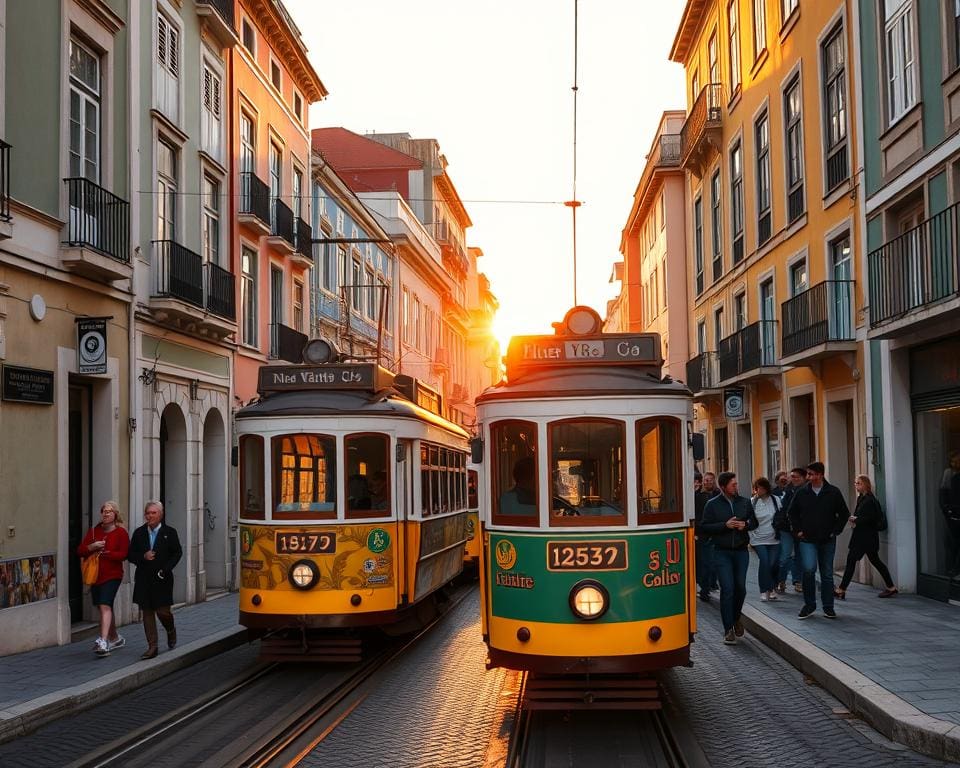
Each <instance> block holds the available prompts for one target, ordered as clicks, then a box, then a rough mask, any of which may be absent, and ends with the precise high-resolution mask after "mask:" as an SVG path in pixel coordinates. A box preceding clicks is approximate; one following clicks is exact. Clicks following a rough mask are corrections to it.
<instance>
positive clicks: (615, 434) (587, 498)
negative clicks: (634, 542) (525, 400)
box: [548, 419, 627, 525]
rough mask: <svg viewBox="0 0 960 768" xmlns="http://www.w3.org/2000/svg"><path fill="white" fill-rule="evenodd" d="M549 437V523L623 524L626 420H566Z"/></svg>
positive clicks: (625, 519)
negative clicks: (624, 422)
mask: <svg viewBox="0 0 960 768" xmlns="http://www.w3.org/2000/svg"><path fill="white" fill-rule="evenodd" d="M548 430H549V435H550V478H551V482H552V488H551V493H552V495H551V504H550V524H551V525H625V524H626V522H627V513H626V495H625V491H626V471H625V470H626V467H625V461H624V457H625V453H624V445H625V442H626V435H625V431H624V424H623V422H622V421H611V420H607V419H567V420H564V421H557V422H553V423H552V424H550V426H549V427H548Z"/></svg>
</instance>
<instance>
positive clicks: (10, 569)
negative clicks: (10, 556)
mask: <svg viewBox="0 0 960 768" xmlns="http://www.w3.org/2000/svg"><path fill="white" fill-rule="evenodd" d="M56 596H57V556H56V555H55V554H52V553H51V554H46V555H35V556H33V557H21V558H18V559H16V560H0V610H2V609H4V608H15V607H16V606H18V605H29V604H30V603H38V602H40V601H41V600H52V599H53V598H55V597H56Z"/></svg>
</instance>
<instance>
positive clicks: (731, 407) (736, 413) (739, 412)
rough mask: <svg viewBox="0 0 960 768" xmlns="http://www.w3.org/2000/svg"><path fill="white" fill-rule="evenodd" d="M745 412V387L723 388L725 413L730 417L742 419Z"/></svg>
mask: <svg viewBox="0 0 960 768" xmlns="http://www.w3.org/2000/svg"><path fill="white" fill-rule="evenodd" d="M743 414H744V407H743V387H734V388H732V389H725V390H723V415H724V416H726V417H727V418H728V419H742V418H743Z"/></svg>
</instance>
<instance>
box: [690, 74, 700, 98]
mask: <svg viewBox="0 0 960 768" xmlns="http://www.w3.org/2000/svg"><path fill="white" fill-rule="evenodd" d="M690 91H691V95H690V101H691V102H694V101H696V100H697V96H699V95H700V72H699V70H698V71H696V72H694V73H693V78H692V79H691V80H690Z"/></svg>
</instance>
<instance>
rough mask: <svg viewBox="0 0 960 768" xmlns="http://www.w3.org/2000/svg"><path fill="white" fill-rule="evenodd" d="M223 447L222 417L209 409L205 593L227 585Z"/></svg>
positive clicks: (205, 459)
mask: <svg viewBox="0 0 960 768" xmlns="http://www.w3.org/2000/svg"><path fill="white" fill-rule="evenodd" d="M226 447H227V443H226V430H225V429H224V427H223V417H222V416H221V415H220V412H219V411H217V410H216V409H211V410H210V412H209V413H208V414H207V418H206V420H205V421H204V424H203V518H202V525H203V562H204V572H205V573H206V586H207V594H208V595H209V593H210V591H211V590H213V591H217V592H219V591H223V590H225V589H226V588H227V497H226V494H227V481H226V461H227V457H226ZM198 599H199V597H198Z"/></svg>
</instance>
